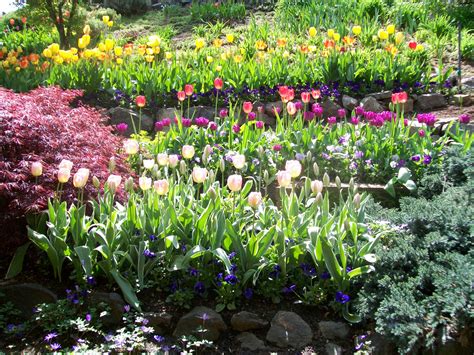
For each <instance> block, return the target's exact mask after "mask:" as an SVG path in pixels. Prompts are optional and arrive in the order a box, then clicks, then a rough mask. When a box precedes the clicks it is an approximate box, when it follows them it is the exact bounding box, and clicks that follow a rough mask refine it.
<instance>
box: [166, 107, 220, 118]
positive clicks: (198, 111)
mask: <svg viewBox="0 0 474 355" xmlns="http://www.w3.org/2000/svg"><path fill="white" fill-rule="evenodd" d="M215 111H216V109H215V107H209V106H193V107H190V108H189V118H198V117H205V118H207V119H208V120H211V121H213V120H214V113H215ZM187 112H188V111H187V107H186V105H185V107H184V116H185V117H186V116H187ZM217 115H219V108H217ZM173 117H174V116H173Z"/></svg>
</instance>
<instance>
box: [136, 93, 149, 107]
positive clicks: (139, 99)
mask: <svg viewBox="0 0 474 355" xmlns="http://www.w3.org/2000/svg"><path fill="white" fill-rule="evenodd" d="M135 103H136V104H137V106H138V107H140V108H142V107H145V105H146V97H145V96H143V95H140V96H137V97H136V99H135Z"/></svg>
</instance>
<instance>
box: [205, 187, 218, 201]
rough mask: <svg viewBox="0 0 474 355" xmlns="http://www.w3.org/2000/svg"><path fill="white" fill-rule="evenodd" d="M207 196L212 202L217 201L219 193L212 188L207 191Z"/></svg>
mask: <svg viewBox="0 0 474 355" xmlns="http://www.w3.org/2000/svg"><path fill="white" fill-rule="evenodd" d="M207 195H208V196H209V198H210V199H211V200H215V199H216V197H217V192H216V190H215V189H214V188H213V187H212V186H211V187H210V188H209V190H207Z"/></svg>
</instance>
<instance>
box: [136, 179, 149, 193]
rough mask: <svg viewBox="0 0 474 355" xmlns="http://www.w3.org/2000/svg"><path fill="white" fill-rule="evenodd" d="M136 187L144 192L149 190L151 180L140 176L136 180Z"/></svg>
mask: <svg viewBox="0 0 474 355" xmlns="http://www.w3.org/2000/svg"><path fill="white" fill-rule="evenodd" d="M138 185H139V186H140V188H141V189H142V190H143V191H146V190H148V189H150V188H151V178H149V177H146V176H142V177H140V178H139V179H138Z"/></svg>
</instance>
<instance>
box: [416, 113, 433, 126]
mask: <svg viewBox="0 0 474 355" xmlns="http://www.w3.org/2000/svg"><path fill="white" fill-rule="evenodd" d="M416 119H417V120H418V122H419V123H424V124H426V125H427V126H430V127H432V126H434V124H435V122H436V116H435V115H434V114H433V113H419V114H418V115H417V116H416Z"/></svg>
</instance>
